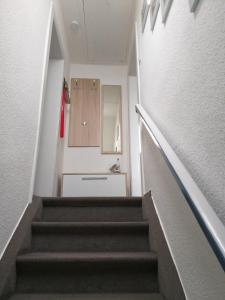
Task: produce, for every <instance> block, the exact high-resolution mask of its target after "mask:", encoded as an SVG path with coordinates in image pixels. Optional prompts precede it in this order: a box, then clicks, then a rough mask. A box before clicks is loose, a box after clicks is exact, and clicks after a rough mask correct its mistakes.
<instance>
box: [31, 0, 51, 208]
mask: <svg viewBox="0 0 225 300" xmlns="http://www.w3.org/2000/svg"><path fill="white" fill-rule="evenodd" d="M53 18H54V11H53V1H51V3H50V11H49V17H48V26H47V34H46V39H45V50H44V67H43V71H42V80H41V90H40V101H39V103H40V104H39V111H38V126H37V133H36V141H35V150H34V160H33V167H32V174H31V181H30V192H29V203H31V202H32V198H33V193H34V184H35V175H36V168H37V160H38V149H39V140H40V132H41V119H42V109H43V102H44V97H45V88H46V81H47V73H48V62H49V51H50V44H51V36H52V26H53Z"/></svg>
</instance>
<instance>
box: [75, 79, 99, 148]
mask: <svg viewBox="0 0 225 300" xmlns="http://www.w3.org/2000/svg"><path fill="white" fill-rule="evenodd" d="M69 146H70V147H99V146H100V81H99V80H97V79H72V81H71V108H70V128H69Z"/></svg>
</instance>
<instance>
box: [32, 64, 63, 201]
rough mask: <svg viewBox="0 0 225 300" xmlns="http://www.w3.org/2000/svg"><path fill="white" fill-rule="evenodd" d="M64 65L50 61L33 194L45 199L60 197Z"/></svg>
mask: <svg viewBox="0 0 225 300" xmlns="http://www.w3.org/2000/svg"><path fill="white" fill-rule="evenodd" d="M63 71H64V62H63V61H62V60H54V59H50V61H49V65H48V78H47V85H46V95H45V99H44V103H43V116H42V127H41V136H40V146H39V154H38V161H37V171H36V178H35V189H34V194H35V195H37V196H43V197H53V196H57V191H58V188H57V185H58V176H59V173H61V170H60V168H59V163H60V161H61V159H60V152H61V150H60V149H61V148H60V146H59V144H60V137H59V120H60V109H61V95H62V86H63Z"/></svg>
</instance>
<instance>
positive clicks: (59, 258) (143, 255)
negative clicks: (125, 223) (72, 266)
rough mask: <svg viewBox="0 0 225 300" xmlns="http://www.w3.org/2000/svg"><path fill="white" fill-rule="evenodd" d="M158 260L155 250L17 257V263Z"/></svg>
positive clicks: (44, 254) (45, 254) (24, 255)
mask: <svg viewBox="0 0 225 300" xmlns="http://www.w3.org/2000/svg"><path fill="white" fill-rule="evenodd" d="M127 261H133V262H149V263H155V262H157V255H156V253H154V252H151V251H149V252H83V253H77V252H73V253H69V252H55V253H51V252H31V253H27V254H21V255H19V256H18V257H17V260H16V262H17V263H19V264H20V263H40V262H43V263H44V262H52V263H54V262H57V263H65V262H68V263H70V262H90V263H92V262H127Z"/></svg>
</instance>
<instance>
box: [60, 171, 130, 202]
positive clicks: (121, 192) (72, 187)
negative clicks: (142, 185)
mask: <svg viewBox="0 0 225 300" xmlns="http://www.w3.org/2000/svg"><path fill="white" fill-rule="evenodd" d="M125 196H127V175H126V173H120V174H106V173H102V174H63V177H62V197H125Z"/></svg>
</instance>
